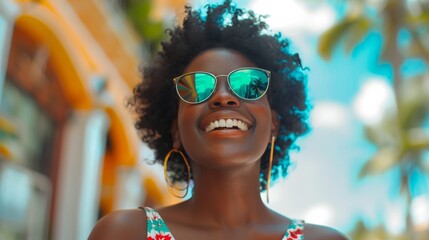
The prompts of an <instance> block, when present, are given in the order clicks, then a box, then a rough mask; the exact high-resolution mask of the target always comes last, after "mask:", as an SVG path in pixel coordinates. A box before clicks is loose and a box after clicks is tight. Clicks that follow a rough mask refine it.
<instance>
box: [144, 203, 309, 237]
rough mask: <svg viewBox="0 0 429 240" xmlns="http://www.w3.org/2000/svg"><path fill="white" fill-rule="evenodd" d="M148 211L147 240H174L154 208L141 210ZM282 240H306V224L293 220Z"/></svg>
mask: <svg viewBox="0 0 429 240" xmlns="http://www.w3.org/2000/svg"><path fill="white" fill-rule="evenodd" d="M140 209H142V210H145V211H146V217H147V240H174V237H173V235H172V234H171V232H170V230H168V228H167V225H165V222H164V220H162V218H161V216H160V215H159V214H158V213H157V212H156V211H155V210H153V209H152V208H148V207H145V208H140ZM282 240H304V222H303V221H301V220H292V222H291V224H290V225H289V227H288V229H287V230H286V233H285V235H284V236H283V238H282Z"/></svg>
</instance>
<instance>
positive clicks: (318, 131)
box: [191, 0, 429, 233]
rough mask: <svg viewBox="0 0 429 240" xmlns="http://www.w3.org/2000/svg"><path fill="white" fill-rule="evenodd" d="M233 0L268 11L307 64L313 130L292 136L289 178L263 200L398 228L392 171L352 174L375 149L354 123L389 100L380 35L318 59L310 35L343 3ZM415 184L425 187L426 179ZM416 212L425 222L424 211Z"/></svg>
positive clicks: (305, 214) (347, 223) (295, 211)
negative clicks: (363, 175) (362, 175)
mask: <svg viewBox="0 0 429 240" xmlns="http://www.w3.org/2000/svg"><path fill="white" fill-rule="evenodd" d="M208 2H210V3H213V2H220V1H201V0H199V1H197V0H194V1H191V4H192V5H193V6H194V7H201V6H204V5H205V4H207V3H208ZM235 2H236V3H237V5H238V6H240V7H244V8H248V9H252V10H254V11H255V12H256V13H258V14H267V15H269V16H270V17H269V18H268V19H267V20H266V21H267V23H268V24H269V25H270V28H271V29H272V30H273V31H274V32H278V31H280V32H282V34H283V36H286V37H288V38H289V39H290V40H291V41H292V44H293V49H294V50H296V51H297V52H299V53H300V56H301V58H302V61H303V64H304V65H305V66H308V67H309V68H310V71H309V72H308V89H309V96H310V100H311V102H312V104H313V106H314V109H313V111H312V115H311V119H310V122H311V125H312V127H313V129H312V131H311V132H310V133H309V134H308V135H307V136H305V137H303V138H302V139H300V140H299V141H298V144H299V145H300V147H301V150H300V151H299V152H293V153H292V155H291V156H292V160H293V161H294V162H295V163H296V164H295V165H294V167H293V168H292V170H291V172H290V174H289V176H288V177H287V178H286V179H285V180H280V181H279V182H278V183H277V184H276V185H275V186H274V187H273V188H272V189H271V191H270V203H269V206H270V207H272V208H273V209H275V210H277V211H278V212H280V213H283V214H284V215H286V216H289V217H292V218H300V219H305V220H306V221H307V222H311V223H317V224H323V225H329V226H333V227H336V228H339V229H340V230H342V231H345V232H348V231H350V230H351V229H352V227H353V226H354V224H355V222H356V221H357V220H358V219H362V220H364V221H365V223H366V224H367V225H368V226H370V227H371V226H372V227H373V226H376V225H379V224H383V225H384V226H385V227H386V228H387V229H388V230H389V231H390V232H392V233H400V232H401V231H402V230H403V227H404V221H405V217H404V211H403V209H404V200H403V199H402V198H400V197H399V194H398V187H397V184H398V172H397V169H393V170H391V171H389V172H387V173H385V174H382V175H379V176H374V177H368V178H365V179H358V173H359V170H360V169H361V167H362V166H363V164H364V163H365V161H366V160H368V159H369V158H370V157H371V156H372V155H373V154H374V153H375V152H376V148H375V147H374V146H373V145H372V144H371V143H369V142H368V141H367V140H366V139H365V138H364V133H363V124H362V122H363V121H365V122H376V121H378V120H379V119H380V117H381V114H382V113H383V111H385V109H386V108H387V107H389V106H390V105H392V102H393V96H392V89H391V78H392V69H391V67H390V65H389V64H387V63H383V62H381V61H380V60H379V55H380V51H381V44H382V37H381V35H380V34H378V33H375V32H373V33H371V34H369V35H368V36H367V37H366V38H365V39H364V41H363V42H362V43H360V44H359V45H358V46H357V47H356V48H355V49H354V51H352V53H350V54H346V53H345V52H344V51H343V49H342V48H341V47H340V48H337V49H336V50H335V51H334V53H333V55H332V60H330V61H325V60H322V59H321V58H320V57H319V55H318V53H317V41H318V37H319V36H320V34H321V33H322V32H323V31H325V30H326V29H327V28H329V27H330V26H332V24H334V23H335V22H336V21H338V20H339V19H341V16H342V14H344V12H345V10H346V7H345V6H344V5H339V4H337V5H332V4H330V3H327V1H312V2H313V4H309V3H308V2H310V1H302V0H288V1H285V0H236V1H235ZM405 37H406V36H405ZM406 67H407V68H408V69H409V72H410V73H413V72H416V71H422V69H424V68H425V65H424V63H422V62H419V61H415V60H414V61H410V62H409V63H408V64H407V66H406ZM426 178H427V177H426ZM428 180H429V179H428ZM428 182H429V181H428ZM420 189H423V190H421V191H420V192H424V191H425V189H426V190H427V192H429V186H427V185H426V186H421V187H420ZM262 195H263V197H264V199H265V196H264V193H263V194H262ZM421 195H422V197H421V198H419V200H418V204H420V205H418V204H416V205H418V208H417V209H419V211H420V212H422V213H423V215H425V216H429V194H428V193H426V195H424V194H421ZM422 206H423V207H422ZM420 218H421V220H420V221H426V222H429V219H428V218H427V217H424V216H423V217H422V216H420Z"/></svg>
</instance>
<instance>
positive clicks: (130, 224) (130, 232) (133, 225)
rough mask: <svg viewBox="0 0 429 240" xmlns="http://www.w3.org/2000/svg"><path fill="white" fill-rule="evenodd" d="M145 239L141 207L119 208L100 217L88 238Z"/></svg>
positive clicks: (144, 220) (110, 239)
mask: <svg viewBox="0 0 429 240" xmlns="http://www.w3.org/2000/svg"><path fill="white" fill-rule="evenodd" d="M100 239H103V240H113V239H130V240H134V239H136V240H137V239H139V240H141V239H146V213H145V211H143V210H141V209H130V210H120V211H115V212H112V213H109V214H108V215H106V216H104V217H102V218H101V219H100V220H99V221H98V222H97V224H96V225H95V226H94V228H93V229H92V232H91V234H90V235H89V237H88V240H100Z"/></svg>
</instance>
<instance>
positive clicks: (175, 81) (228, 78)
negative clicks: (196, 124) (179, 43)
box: [173, 67, 271, 104]
mask: <svg viewBox="0 0 429 240" xmlns="http://www.w3.org/2000/svg"><path fill="white" fill-rule="evenodd" d="M246 69H256V70H259V71H262V72H263V73H265V74H266V75H267V77H268V80H267V81H268V83H267V88H266V89H265V91H264V92H263V93H262V94H261V96H259V97H257V98H253V99H247V98H243V97H241V96H239V95H238V94H237V93H235V92H234V90H233V89H232V87H231V83H230V76H231V74H233V73H235V72H237V71H240V70H246ZM195 73H204V74H208V75H210V76H212V77H213V78H214V79H215V85H214V88H213V91H212V92H211V93H210V94H209V95H208V96H207V98H206V99H204V100H203V101H200V102H189V101H186V100H185V99H183V98H182V96H180V93H179V89H178V88H177V83H178V82H179V80H180V79H181V78H183V77H185V76H188V75H192V74H195ZM218 77H226V82H227V83H228V88H229V90H230V91H231V92H232V93H233V94H234V95H235V96H237V97H238V98H240V99H242V100H245V101H256V100H258V99H260V98H262V97H263V96H264V95H265V94H266V93H267V91H268V88H269V87H270V81H271V72H270V71H268V70H265V69H262V68H258V67H241V68H237V69H234V70H232V71H231V72H229V73H228V74H220V75H214V74H212V73H210V72H205V71H195V72H188V73H184V74H182V75H180V76H178V77H175V78H173V83H174V84H175V88H176V92H177V95H178V96H179V98H180V99H181V100H182V101H184V102H185V103H188V104H200V103H203V102H205V101H207V100H208V99H210V97H211V96H212V95H213V93H214V92H215V91H216V86H217V78H218Z"/></svg>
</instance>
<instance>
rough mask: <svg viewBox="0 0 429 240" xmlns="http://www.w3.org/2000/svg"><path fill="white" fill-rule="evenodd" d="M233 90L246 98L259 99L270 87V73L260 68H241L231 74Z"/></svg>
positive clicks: (230, 81)
mask: <svg viewBox="0 0 429 240" xmlns="http://www.w3.org/2000/svg"><path fill="white" fill-rule="evenodd" d="M229 84H230V86H231V89H232V91H234V93H235V94H237V95H238V96H239V97H241V98H244V99H249V100H253V99H258V98H260V97H262V96H263V95H264V93H265V92H266V91H267V89H268V75H267V73H266V72H264V71H262V70H259V69H240V70H237V71H235V72H233V73H232V74H231V75H230V76H229Z"/></svg>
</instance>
